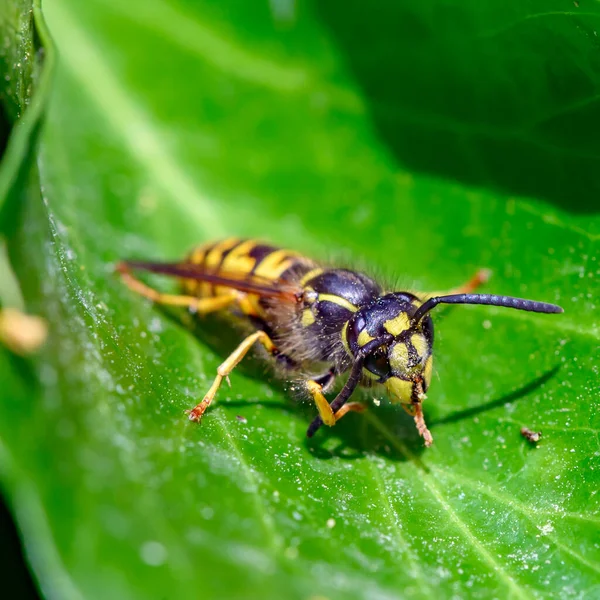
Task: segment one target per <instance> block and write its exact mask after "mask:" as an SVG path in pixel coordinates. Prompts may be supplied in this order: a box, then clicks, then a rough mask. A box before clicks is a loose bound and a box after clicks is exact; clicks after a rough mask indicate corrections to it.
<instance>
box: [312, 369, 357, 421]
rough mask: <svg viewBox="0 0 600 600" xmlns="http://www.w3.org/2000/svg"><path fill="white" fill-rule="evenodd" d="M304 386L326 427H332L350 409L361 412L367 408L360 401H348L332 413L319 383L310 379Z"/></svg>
mask: <svg viewBox="0 0 600 600" xmlns="http://www.w3.org/2000/svg"><path fill="white" fill-rule="evenodd" d="M306 387H307V388H308V391H309V392H310V395H311V396H312V397H313V400H314V401H315V404H316V405H317V409H318V411H319V416H320V417H321V420H322V421H323V423H324V424H325V425H327V426H328V427H333V426H334V425H335V424H336V423H337V422H338V421H339V420H340V419H341V418H342V417H343V416H344V415H346V414H348V413H349V412H351V411H354V412H362V411H364V410H366V408H367V407H366V406H365V405H364V404H361V403H360V402H348V403H347V404H344V406H342V408H340V410H338V411H337V412H336V413H335V414H334V413H333V410H331V406H330V405H329V402H328V401H327V398H325V396H324V395H323V386H322V385H321V384H320V383H317V382H316V381H313V380H312V379H310V380H309V381H307V382H306Z"/></svg>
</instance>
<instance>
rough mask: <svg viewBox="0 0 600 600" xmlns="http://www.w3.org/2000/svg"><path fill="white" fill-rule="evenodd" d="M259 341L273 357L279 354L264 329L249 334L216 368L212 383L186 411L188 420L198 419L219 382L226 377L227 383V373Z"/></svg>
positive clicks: (211, 399)
mask: <svg viewBox="0 0 600 600" xmlns="http://www.w3.org/2000/svg"><path fill="white" fill-rule="evenodd" d="M256 342H260V343H261V344H262V345H263V346H264V348H265V350H267V352H270V353H271V354H273V355H274V356H275V357H277V356H278V355H279V351H278V350H277V348H276V347H275V344H274V343H273V341H272V340H271V338H270V337H269V336H268V335H267V334H266V333H265V332H264V331H256V332H255V333H253V334H252V335H249V336H248V337H247V338H246V339H245V340H244V341H243V342H242V343H241V344H240V345H239V346H238V347H237V348H236V349H235V350H234V351H233V352H232V353H231V354H230V355H229V356H228V357H227V358H226V359H225V361H223V362H222V363H221V364H220V365H219V368H218V369H217V376H216V377H215V380H214V381H213V384H212V385H211V386H210V389H209V390H208V392H207V393H206V395H205V396H204V398H203V399H202V401H201V402H199V403H198V404H197V405H196V406H195V407H194V408H192V409H191V410H188V411H186V413H187V414H188V415H189V418H190V421H196V422H198V421H200V419H201V418H202V415H203V414H204V413H205V411H206V409H207V408H208V407H209V406H210V404H211V402H212V401H213V400H214V398H215V395H216V393H217V391H218V390H219V388H220V387H221V383H222V382H223V379H227V382H228V383H229V375H230V373H231V372H232V371H233V369H235V367H236V366H237V365H238V364H239V363H240V361H241V360H242V359H243V358H244V356H246V354H247V353H248V351H249V350H250V348H252V346H253V345H254V344H255V343H256Z"/></svg>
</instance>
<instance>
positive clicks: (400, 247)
mask: <svg viewBox="0 0 600 600" xmlns="http://www.w3.org/2000/svg"><path fill="white" fill-rule="evenodd" d="M388 4H389V3H384V2H381V3H380V5H381V6H380V7H379V8H380V9H381V10H380V11H374V14H371V12H370V11H369V15H363V14H361V13H360V12H359V10H358V8H356V7H354V5H350V6H349V7H348V9H347V10H346V9H343V8H342V7H341V4H340V6H337V7H336V3H332V4H331V5H329V4H327V6H326V7H324V6H325V5H323V6H321V8H318V7H317V6H316V3H315V4H309V3H305V2H300V3H298V4H296V3H291V2H290V3H288V2H272V3H270V4H267V3H261V4H260V5H259V6H256V5H255V4H254V3H253V4H252V6H251V5H250V3H242V2H240V3H210V2H183V1H180V2H169V3H167V2H160V1H158V0H152V1H148V0H144V1H142V0H132V1H130V2H127V3H123V2H117V0H105V1H102V2H101V1H99V0H89V1H88V2H86V3H81V2H75V1H74V0H47V1H46V2H44V5H43V9H44V14H45V17H46V20H47V23H48V28H49V31H50V33H51V35H52V38H53V40H54V42H55V43H56V47H57V51H58V55H59V57H60V60H59V61H58V63H57V66H56V70H55V73H54V78H53V82H52V90H51V93H50V94H49V96H48V98H47V113H46V120H45V125H44V129H43V132H42V134H41V139H40V144H39V148H38V149H37V151H36V153H35V156H33V157H32V156H29V155H27V154H26V153H25V154H23V155H22V161H21V163H20V164H21V171H20V173H21V177H22V178H21V179H19V181H20V182H21V184H22V185H20V186H14V185H13V186H12V187H11V194H12V195H13V197H14V195H15V194H17V195H18V196H19V198H20V200H21V202H20V203H19V206H22V208H23V211H22V213H20V214H19V215H18V218H17V217H15V218H17V222H16V226H15V233H14V234H13V235H11V239H10V249H11V256H12V259H13V264H14V266H15V268H16V271H17V275H18V276H19V279H20V281H21V284H22V287H23V293H24V297H25V299H26V301H27V304H28V307H29V309H30V310H31V311H33V312H36V313H38V314H43V315H44V316H45V317H46V318H47V319H48V321H49V322H50V324H51V327H52V335H51V340H50V342H49V343H48V344H47V346H46V348H45V350H44V351H43V352H42V354H41V355H40V357H39V358H38V360H37V361H36V362H35V377H32V378H28V377H27V376H26V375H23V376H18V377H17V375H16V371H15V368H14V367H13V365H12V363H10V362H8V363H6V364H7V367H6V369H5V371H6V373H7V375H6V378H5V377H3V378H2V381H6V382H7V386H6V389H5V390H3V392H2V394H1V396H0V397H1V398H2V402H1V404H0V440H1V442H2V445H1V453H0V464H1V465H2V473H3V478H4V486H5V488H6V489H7V490H8V492H9V494H10V495H11V500H12V505H13V506H14V507H15V510H16V514H17V519H18V521H19V524H20V527H21V528H22V531H23V533H24V537H25V543H26V546H27V548H28V549H29V553H30V559H31V561H32V563H33V567H34V570H35V572H36V575H37V576H38V577H39V579H40V581H41V584H42V587H43V589H44V591H45V592H46V594H47V595H48V597H52V598H79V597H85V598H133V599H135V598H181V599H184V598H197V597H198V596H199V595H201V596H202V597H204V598H223V597H228V598H242V597H243V598H254V597H256V598H259V597H260V598H281V597H282V594H285V596H286V597H290V598H308V597H315V596H324V597H328V598H363V597H369V598H381V599H384V598H397V597H408V598H411V597H414V598H424V597H431V595H432V594H435V593H437V594H438V595H440V596H441V597H452V596H460V597H464V596H470V597H475V598H490V597H502V598H504V597H510V598H529V597H542V596H544V597H548V596H555V597H557V598H558V597H560V598H565V597H582V596H583V595H584V594H585V593H587V594H589V595H591V596H593V595H594V592H595V593H598V584H597V582H598V576H599V573H600V550H599V548H598V543H597V540H598V533H599V525H600V507H599V499H598V497H597V495H596V494H595V492H596V490H597V488H598V483H599V479H598V468H599V467H600V464H599V460H600V446H599V438H598V432H599V431H600V417H599V415H598V398H599V394H598V336H599V327H598V318H597V305H596V302H597V298H598V292H599V291H600V290H599V286H598V283H597V276H598V269H599V266H598V235H599V232H600V225H599V224H600V218H599V216H598V212H599V210H600V208H599V206H598V202H597V200H595V198H596V196H597V194H596V193H595V192H596V190H597V187H598V179H597V172H598V171H597V164H596V163H597V158H595V157H596V156H600V154H599V152H600V148H599V146H600V143H599V142H598V140H597V139H596V137H597V136H594V135H593V132H594V127H595V126H597V125H598V124H600V115H598V111H597V110H596V111H594V107H595V105H596V100H595V96H594V94H596V93H597V89H599V86H600V75H599V74H598V72H597V65H598V64H600V63H598V58H597V57H598V52H600V50H599V49H598V42H597V41H596V40H595V36H594V34H593V31H595V29H594V28H595V26H596V24H597V21H598V16H599V15H600V8H598V7H597V6H596V5H595V4H590V6H585V7H584V6H580V7H576V6H574V5H573V4H570V3H559V2H555V3H554V4H555V5H556V7H555V8H553V9H550V8H548V11H549V12H548V14H535V13H533V12H527V11H526V9H525V8H518V9H517V8H512V9H511V8H506V7H505V6H504V5H505V3H504V2H499V1H498V2H486V3H485V8H484V6H483V4H482V6H481V7H479V8H477V7H476V6H475V5H471V4H469V5H465V6H464V7H462V8H457V7H453V6H452V5H451V4H450V3H446V2H442V1H441V0H439V1H436V2H434V3H429V4H427V3H418V4H414V3H408V2H399V3H397V4H398V7H397V9H391V8H389V9H386V8H385V7H386V6H388ZM515 4H516V3H515ZM580 4H581V5H583V4H584V3H583V2H580ZM567 5H568V8H565V6H567ZM357 6H358V5H357ZM390 6H391V5H390ZM385 10H389V11H392V12H390V13H389V14H388V13H386V12H385ZM555 13H556V14H555ZM394 27H396V29H394ZM548 32H551V33H552V35H551V36H549V35H548ZM559 43H560V45H561V47H562V48H563V52H562V53H561V54H560V56H559V57H557V56H556V46H557V44H559ZM517 67H518V69H517ZM559 83H560V86H559ZM576 83H577V85H575V84H576ZM388 84H389V85H388ZM557 86H558V87H557ZM569 94H571V95H570V96H569ZM495 103H497V105H496V104H495ZM497 106H502V107H504V110H503V111H499V110H497ZM559 116H560V119H562V121H561V120H560V119H559ZM565 119H567V120H569V119H570V121H569V126H568V127H567V125H566V124H565V123H566V121H565ZM578 119H579V120H581V124H580V126H578V127H579V129H577V127H576V124H577V123H580V121H578ZM583 123H585V125H584V124H583ZM525 130H527V132H528V133H527V136H525V135H524V134H523V135H521V133H520V132H523V131H525ZM596 131H597V128H596ZM441 132H446V134H447V135H443V136H442V135H441ZM513 132H518V135H517V134H515V135H513ZM577 132H579V134H578V135H576V133H577ZM551 146H552V148H555V149H556V151H554V150H553V151H552V152H551V154H552V157H553V159H552V161H550V160H549V159H548V158H547V154H545V153H547V152H550V150H549V148H550V147H551ZM534 148H536V149H537V150H536V151H535V152H534V150H533V149H534ZM574 164H577V165H578V166H577V169H578V170H577V171H574V170H573V169H574V166H573V165H574ZM571 174H572V176H571ZM553 177H554V179H553ZM561 177H562V179H561ZM17 188H18V189H17ZM586 194H589V195H586ZM229 235H239V236H255V237H260V238H263V239H268V240H269V241H271V242H273V243H276V244H282V245H286V246H288V247H291V248H294V249H297V250H300V251H302V252H305V253H306V254H308V255H310V256H313V257H315V258H319V259H331V260H339V261H341V262H348V261H349V262H350V263H351V264H355V265H358V266H359V267H364V268H368V269H369V270H372V271H373V272H375V273H381V274H382V277H383V279H384V280H385V279H386V278H387V279H388V280H390V281H393V282H394V283H395V287H397V288H398V289H401V288H403V287H418V288H420V289H448V288H451V287H453V286H455V285H457V284H459V283H461V282H462V281H464V280H466V279H467V278H469V277H470V276H471V275H472V273H473V272H474V271H475V269H476V268H478V267H481V266H485V267H489V268H491V269H492V270H493V278H492V280H491V281H490V283H489V284H488V285H487V287H486V290H485V291H490V292H492V291H493V292H497V293H506V294H513V295H519V296H523V297H530V298H533V299H539V300H545V301H549V302H556V303H559V304H561V305H562V306H563V307H564V308H565V313H564V315H553V316H543V315H542V316H540V315H531V314H526V313H520V312H516V311H508V310H500V309H493V308H488V307H457V308H454V309H449V310H440V311H439V314H437V315H436V318H435V323H436V336H437V337H436V373H435V376H434V381H433V383H432V386H431V389H430V392H429V399H428V401H427V403H426V407H425V408H426V412H427V417H428V420H429V422H430V425H431V429H432V433H433V435H434V438H435V444H434V446H433V447H432V448H431V449H429V450H426V451H424V450H423V448H422V447H421V442H420V441H419V440H418V439H417V437H416V434H415V432H414V430H413V429H414V428H413V425H412V423H411V421H410V419H409V418H408V417H407V416H406V415H404V414H403V413H401V411H399V410H397V409H396V408H394V407H389V406H387V404H386V403H385V402H383V403H382V405H381V406H380V407H375V406H374V407H373V409H372V410H371V411H369V413H367V415H366V416H362V417H361V416H359V415H351V416H349V417H347V418H346V419H344V421H343V422H342V423H340V424H339V425H338V426H337V427H336V428H335V429H333V430H331V431H322V432H321V433H319V435H318V436H317V437H315V438H314V439H313V440H311V441H307V440H306V439H305V437H304V435H305V430H306V427H307V424H308V422H309V420H310V418H311V417H312V416H313V415H314V412H315V411H314V408H313V407H311V406H309V405H306V406H298V405H297V404H296V403H295V402H294V401H293V399H292V398H291V396H290V394H289V393H288V392H286V390H285V389H283V388H282V387H281V386H279V385H277V384H276V383H273V382H270V381H269V380H268V378H265V376H264V375H263V372H262V367H261V365H260V363H251V366H249V367H248V368H247V369H245V370H240V371H236V372H235V373H234V374H233V376H232V378H231V379H232V386H233V387H232V388H231V390H229V389H225V388H224V389H223V390H222V391H221V393H220V401H219V402H218V403H217V404H216V405H215V406H214V408H213V409H212V410H211V411H210V413H208V414H207V415H206V417H205V419H204V421H203V423H202V425H201V426H197V425H194V424H192V423H189V422H188V421H187V419H186V418H185V416H184V414H183V411H184V409H186V408H189V407H190V406H191V405H193V404H194V403H195V402H196V401H197V400H198V398H199V397H200V396H201V395H202V394H203V392H204V390H205V389H206V388H207V386H208V385H209V384H210V379H211V378H212V376H213V374H214V372H215V369H216V367H217V366H218V364H219V363H220V362H221V360H222V351H221V350H220V349H218V348H216V347H215V345H214V344H213V343H212V338H211V336H210V335H209V333H207V332H209V331H210V329H211V325H210V323H205V324H200V326H199V327H196V328H195V329H196V330H197V332H198V333H199V335H198V336H196V335H193V333H192V332H191V331H190V328H189V327H185V326H184V325H182V323H181V320H180V319H179V318H178V315H177V313H171V312H165V311H162V310H160V309H159V308H156V307H153V306H151V305H150V304H148V303H147V302H146V301H144V300H142V299H140V298H138V297H135V296H134V295H133V294H132V293H131V292H129V291H128V290H127V289H126V288H124V286H123V285H122V284H121V283H120V282H119V280H118V278H117V277H116V276H115V275H114V273H113V270H112V269H113V264H114V262H115V261H116V260H118V259H121V258H124V257H135V258H144V259H149V260H154V259H158V260H160V259H162V260H173V259H177V258H179V257H182V256H183V255H184V254H185V253H186V252H187V251H188V250H189V249H190V247H192V246H193V245H195V244H197V243H199V242H203V241H206V240H208V239H211V238H218V237H220V236H229ZM156 282H157V285H159V286H162V285H164V286H165V289H167V288H168V283H167V284H165V282H164V281H160V280H156ZM213 333H214V332H213ZM216 333H217V337H222V332H220V331H217V332H216ZM223 335H224V334H223ZM213 337H214V335H213ZM231 339H232V340H233V341H231V342H228V343H229V346H226V347H229V348H230V347H231V346H232V344H234V343H235V339H236V338H235V336H233V337H232V338H231ZM225 345H226V344H225ZM7 360H8V359H7ZM0 365H4V363H0ZM29 379H33V380H34V381H37V382H38V384H37V388H36V389H35V390H34V391H31V390H28V388H27V387H24V386H25V385H26V384H25V382H26V381H28V380H29ZM17 390H21V392H20V393H17ZM238 416H240V417H242V419H239V418H238ZM522 426H527V427H530V428H531V429H534V430H541V431H542V433H543V438H542V441H541V442H540V443H539V445H538V447H531V446H529V445H528V444H527V442H526V441H525V440H523V439H522V438H521V437H520V435H519V430H520V428H521V427H522Z"/></svg>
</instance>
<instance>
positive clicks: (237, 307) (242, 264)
mask: <svg viewBox="0 0 600 600" xmlns="http://www.w3.org/2000/svg"><path fill="white" fill-rule="evenodd" d="M117 270H118V271H119V272H120V274H121V277H122V279H123V281H124V283H125V284H127V286H128V287H129V288H131V289H132V290H133V291H135V292H137V293H139V294H141V295H142V296H145V297H146V298H149V299H150V300H152V301H154V302H156V303H159V304H164V305H175V306H182V307H187V308H188V309H190V310H191V311H193V312H195V313H198V314H200V315H206V314H210V313H226V314H227V315H229V316H231V317H233V318H234V320H236V321H238V322H239V323H243V324H245V326H246V331H247V332H248V335H247V337H246V338H245V339H244V340H243V341H242V342H241V343H240V344H239V346H238V347H237V348H236V349H235V350H234V351H233V352H232V353H231V354H230V355H229V357H228V358H227V359H226V360H225V361H224V362H223V363H222V364H221V365H220V366H219V367H218V369H217V375H216V377H215V379H214V381H213V383H212V385H211V386H210V388H209V389H208V391H207V392H206V395H205V396H204V398H203V399H202V400H201V401H200V402H199V403H198V404H197V405H196V406H195V407H194V408H192V409H191V410H189V411H187V413H188V414H189V418H190V419H191V420H192V421H200V419H201V418H202V415H203V414H204V413H205V412H206V410H207V409H208V407H209V406H210V405H211V403H212V402H213V401H214V399H215V396H216V394H217V391H218V390H219V387H220V386H221V383H222V382H223V379H226V380H227V381H229V375H230V374H231V372H232V370H233V369H234V368H235V367H236V366H237V365H238V363H239V362H240V361H241V360H242V359H243V358H244V356H245V355H246V354H247V353H248V351H249V350H250V349H251V348H252V347H253V346H254V345H255V344H261V345H262V346H263V347H264V349H265V350H266V352H267V353H268V354H269V355H271V356H272V357H273V359H274V363H275V364H276V365H277V366H278V368H277V369H276V372H277V373H279V374H281V375H282V376H283V377H284V378H288V379H296V380H301V381H302V382H303V385H304V388H305V390H306V392H307V393H308V395H310V397H312V399H313V400H314V403H315V405H316V407H317V410H318V413H319V414H318V416H317V417H316V418H315V419H314V420H313V421H312V422H311V424H310V426H309V427H308V431H307V435H308V436H309V437H312V436H313V435H314V434H315V432H316V431H317V430H318V429H319V428H320V427H321V426H322V425H328V426H330V427H331V426H333V425H335V424H336V423H337V422H338V421H339V420H340V419H341V418H342V417H344V416H345V415H346V414H348V413H349V412H353V411H354V412H361V411H363V410H365V408H366V406H365V405H364V404H363V403H361V402H356V401H355V402H349V400H350V398H351V396H352V394H353V392H354V391H355V389H356V388H357V387H358V386H363V387H373V386H383V387H384V388H385V390H386V392H387V395H388V397H389V399H390V401H391V402H392V403H399V404H401V405H402V407H403V408H404V409H405V410H406V412H408V414H410V415H411V416H412V417H413V418H414V420H415V424H416V427H417V430H418V432H419V434H420V436H421V437H422V438H423V440H424V443H425V445H426V446H430V445H431V444H432V442H433V438H432V435H431V433H430V431H429V429H428V428H427V425H426V423H425V418H424V416H423V410H422V402H423V400H424V399H425V398H426V395H425V394H426V392H427V390H428V388H429V385H430V383H431V375H432V369H433V340H434V335H433V322H432V320H431V316H430V312H431V311H432V310H433V309H434V308H435V307H436V306H438V305H439V304H486V305H492V306H503V307H507V308H513V309H518V310H525V311H530V312H537V313H561V312H563V310H562V308H560V307H559V306H556V305H554V304H548V303H546V302H537V301H533V300H524V299H521V298H513V297H510V296H497V295H490V294H476V293H473V292H474V290H475V289H476V288H477V287H478V286H479V285H480V284H481V283H483V282H484V281H485V280H486V279H487V272H485V271H479V272H478V273H477V274H476V275H475V276H474V277H473V278H472V279H471V280H470V281H468V282H467V283H466V284H464V285H462V286H460V287H458V288H456V289H454V290H452V291H451V292H448V293H419V292H410V291H391V290H387V289H385V288H383V287H382V286H381V285H380V284H378V283H377V282H376V281H375V280H374V279H373V278H371V277H369V276H368V275H365V274H364V273H360V272H357V271H353V270H349V269H344V268H334V267H328V266H325V265H323V264H319V263H318V262H315V261H313V260H311V259H309V258H306V257H305V256H302V255H301V254H299V253H297V252H293V251H290V250H285V249H281V248H275V247H273V246H270V245H268V244H265V243H261V242H259V241H256V240H246V239H238V238H231V239H226V240H222V241H218V242H215V243H209V244H205V245H202V246H200V247H198V248H197V249H195V250H193V251H192V252H191V253H190V254H189V255H188V256H187V258H185V259H184V260H183V261H181V262H174V263H160V262H142V261H135V260H128V261H123V262H121V263H119V264H118V266H117ZM136 270H142V271H146V272H152V273H158V274H163V275H166V276H171V277H175V278H177V279H179V280H180V282H181V293H180V294H165V293H161V292H159V291H157V290H156V289H154V288H152V287H149V286H148V285H146V284H145V283H143V282H142V281H141V280H140V279H138V278H136V277H135V275H134V274H133V272H134V271H136ZM343 375H347V378H346V381H345V383H344V385H343V387H342V388H341V390H340V391H339V393H337V395H336V396H335V398H333V400H332V401H331V402H329V401H328V399H327V397H326V394H327V393H328V392H329V391H330V390H331V389H332V388H333V386H334V383H335V380H336V379H337V378H338V377H340V376H343Z"/></svg>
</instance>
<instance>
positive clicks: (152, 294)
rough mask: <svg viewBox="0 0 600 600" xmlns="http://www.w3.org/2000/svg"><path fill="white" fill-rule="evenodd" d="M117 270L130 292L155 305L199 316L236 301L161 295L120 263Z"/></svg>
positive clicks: (231, 299)
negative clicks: (194, 313)
mask: <svg viewBox="0 0 600 600" xmlns="http://www.w3.org/2000/svg"><path fill="white" fill-rule="evenodd" d="M117 270H118V271H119V272H120V273H121V279H122V280H123V283H124V284H125V285H126V286H127V287H128V288H129V289H130V290H132V291H134V292H136V293H137V294H140V295H141V296H144V297H145V298H149V299H150V300H152V301H153V302H156V303H157V304H168V305H170V306H187V307H188V308H190V309H192V310H194V311H195V312H198V313H200V314H206V313H210V312H214V311H217V310H221V309H222V308H225V307H227V306H230V305H231V304H233V303H234V302H235V301H236V297H235V296H234V295H231V296H216V297H214V298H197V297H195V296H185V295H179V294H163V293H162V292H159V291H157V290H155V289H154V288H151V287H150V286H149V285H146V284H145V283H142V282H141V281H140V280H139V279H137V278H136V277H134V276H133V275H132V274H131V272H130V271H129V269H128V267H127V265H125V264H123V263H120V264H119V265H118V267H117Z"/></svg>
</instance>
